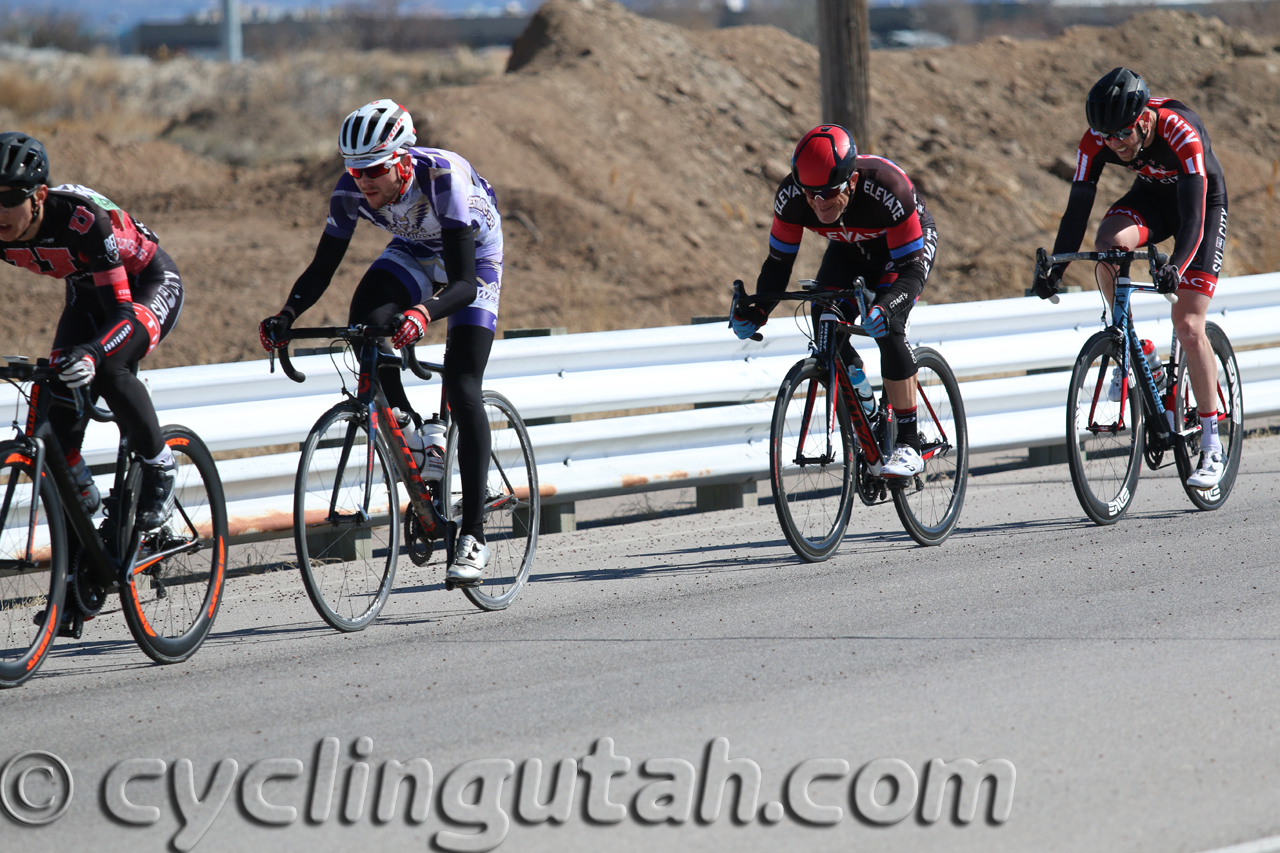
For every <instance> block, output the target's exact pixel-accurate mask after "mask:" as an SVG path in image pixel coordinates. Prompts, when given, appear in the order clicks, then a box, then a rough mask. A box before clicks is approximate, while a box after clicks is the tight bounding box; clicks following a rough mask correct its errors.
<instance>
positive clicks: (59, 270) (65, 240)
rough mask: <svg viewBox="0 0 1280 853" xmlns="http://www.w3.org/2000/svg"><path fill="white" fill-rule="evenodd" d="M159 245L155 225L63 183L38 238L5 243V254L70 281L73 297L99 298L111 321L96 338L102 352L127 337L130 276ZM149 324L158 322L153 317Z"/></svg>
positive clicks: (1, 246)
mask: <svg viewBox="0 0 1280 853" xmlns="http://www.w3.org/2000/svg"><path fill="white" fill-rule="evenodd" d="M157 245H158V240H157V238H156V235H155V234H154V233H152V231H151V229H149V228H147V227H146V226H145V225H143V224H142V223H141V222H139V221H138V220H136V219H134V218H133V217H132V216H130V215H129V214H128V213H126V212H125V211H124V210H121V209H120V208H119V207H117V206H116V205H114V204H112V203H111V201H110V200H109V199H107V198H106V197H105V196H103V195H101V194H100V193H97V192H95V191H94V190H91V189H89V188H88V187H84V186H80V185H78V184H63V185H61V186H57V187H54V188H53V189H51V190H49V194H48V197H47V198H46V199H45V202H44V218H43V219H42V221H41V223H40V229H39V231H37V232H36V235H35V237H34V238H33V239H31V240H26V241H15V242H11V243H6V242H0V253H3V255H4V260H5V261H6V262H7V263H10V264H12V265H13V266H16V267H21V268H23V269H27V270H30V271H31V272H34V273H39V274H40V275H47V276H52V277H53V278H59V279H65V280H66V282H67V284H68V286H69V288H70V289H69V290H68V300H71V299H72V298H73V297H74V296H75V295H76V294H79V295H80V296H87V297H95V298H97V300H98V301H99V303H100V305H101V308H102V313H103V314H104V315H105V320H106V322H105V324H103V326H102V327H101V328H102V329H104V330H105V331H104V332H103V334H102V335H101V336H100V337H99V338H98V339H97V340H96V343H97V345H98V347H99V348H100V351H99V354H101V352H102V351H105V352H108V353H109V352H111V351H112V349H113V348H114V347H115V346H118V345H119V343H120V342H121V341H120V337H121V336H122V335H124V336H125V337H127V334H128V330H127V329H125V328H123V327H122V324H123V323H126V322H129V321H132V320H134V318H135V312H134V308H133V304H132V301H133V295H132V293H131V290H130V281H129V280H130V277H131V276H136V275H137V274H138V273H140V272H141V271H142V270H143V269H144V268H145V267H146V266H147V265H148V264H149V263H151V259H152V258H154V257H155V254H156V247H157ZM146 322H148V323H149V324H152V325H154V323H153V320H152V318H148V319H147V321H146Z"/></svg>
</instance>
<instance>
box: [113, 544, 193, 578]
mask: <svg viewBox="0 0 1280 853" xmlns="http://www.w3.org/2000/svg"><path fill="white" fill-rule="evenodd" d="M203 547H204V546H203V545H202V544H200V542H199V541H198V540H197V541H195V542H184V543H183V544H181V545H178V546H176V547H174V548H170V549H168V550H167V551H161V552H160V553H159V554H152V555H151V556H149V557H147V558H146V559H145V560H142V561H141V562H137V563H134V564H133V566H132V567H131V568H130V569H129V571H128V573H127V577H133V576H134V575H136V574H138V573H139V572H143V571H146V570H147V569H149V568H151V567H152V566H154V565H155V564H156V563H159V562H160V561H161V560H167V559H169V558H170V557H173V556H175V555H177V554H194V553H195V552H197V551H199V550H200V549H201V548H203Z"/></svg>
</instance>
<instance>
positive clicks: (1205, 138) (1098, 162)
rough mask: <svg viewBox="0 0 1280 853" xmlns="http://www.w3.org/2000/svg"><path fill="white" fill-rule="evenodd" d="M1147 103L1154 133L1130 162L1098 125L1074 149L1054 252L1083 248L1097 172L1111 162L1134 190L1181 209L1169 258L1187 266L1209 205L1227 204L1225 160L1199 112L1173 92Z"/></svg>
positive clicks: (1177, 263) (1180, 266)
mask: <svg viewBox="0 0 1280 853" xmlns="http://www.w3.org/2000/svg"><path fill="white" fill-rule="evenodd" d="M1147 106H1148V107H1149V108H1150V109H1152V110H1154V111H1155V113H1156V120H1155V133H1154V136H1153V138H1152V141H1151V144H1149V145H1147V146H1145V147H1143V148H1141V149H1139V151H1138V154H1137V156H1136V157H1134V158H1133V160H1131V161H1130V162H1128V163H1126V162H1124V161H1123V160H1121V159H1120V157H1119V156H1118V155H1117V154H1116V153H1115V152H1114V151H1112V150H1111V148H1109V147H1108V146H1107V144H1106V141H1105V140H1104V139H1103V138H1102V136H1101V135H1100V134H1098V133H1097V132H1096V131H1094V130H1092V129H1090V130H1087V131H1085V134H1084V137H1083V138H1082V139H1081V140H1080V147H1079V149H1078V150H1077V152H1076V172H1075V177H1074V179H1073V183H1072V187H1071V197H1070V201H1069V202H1068V204H1067V210H1066V213H1064V214H1063V216H1062V223H1061V225H1060V226H1059V228H1058V239H1057V241H1056V242H1055V243H1054V249H1053V251H1054V253H1055V254H1057V253H1060V252H1074V251H1076V250H1077V249H1079V248H1080V243H1081V241H1082V240H1083V239H1084V233H1085V230H1086V229H1087V228H1088V220H1089V212H1090V210H1091V209H1092V207H1093V197H1094V193H1095V192H1096V190H1097V183H1098V178H1099V177H1100V176H1101V175H1102V170H1103V168H1104V167H1105V166H1106V165H1107V164H1108V163H1115V164H1118V165H1120V166H1123V167H1124V168H1126V169H1128V170H1129V171H1131V172H1133V173H1134V174H1135V176H1136V179H1135V181H1134V184H1133V188H1132V189H1131V192H1132V191H1143V192H1150V193H1154V194H1156V195H1157V196H1159V197H1160V198H1161V200H1162V201H1163V202H1165V203H1167V205H1168V206H1169V208H1171V209H1176V210H1177V212H1178V220H1179V224H1178V229H1177V233H1176V234H1175V241H1174V251H1173V255H1172V257H1171V259H1170V260H1171V262H1172V263H1174V264H1176V265H1177V266H1178V268H1179V269H1180V270H1182V271H1183V272H1185V271H1186V268H1187V266H1188V265H1189V264H1190V263H1191V260H1192V258H1193V257H1195V255H1196V252H1197V250H1198V249H1199V247H1200V242H1201V240H1202V239H1203V237H1204V223H1205V216H1206V211H1207V210H1208V209H1209V208H1211V207H1221V208H1226V206H1227V184H1226V180H1225V178H1224V176H1223V172H1222V164H1221V163H1219V162H1218V158H1217V156H1216V155H1215V154H1214V153H1213V147H1212V145H1211V144H1210V142H1209V134H1208V132H1207V131H1206V130H1205V128H1204V124H1203V123H1202V122H1201V121H1200V117H1199V116H1198V115H1196V114H1195V113H1194V112H1193V111H1192V110H1191V109H1190V108H1188V107H1187V105H1186V104H1184V103H1182V102H1181V101H1175V100H1173V99H1171V98H1152V99H1151V100H1150V102H1148V104H1147Z"/></svg>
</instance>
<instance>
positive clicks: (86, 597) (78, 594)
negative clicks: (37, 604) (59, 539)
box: [70, 548, 110, 619]
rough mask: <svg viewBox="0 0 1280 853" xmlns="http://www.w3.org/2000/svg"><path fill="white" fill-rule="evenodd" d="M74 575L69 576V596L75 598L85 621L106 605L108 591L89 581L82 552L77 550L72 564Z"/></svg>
mask: <svg viewBox="0 0 1280 853" xmlns="http://www.w3.org/2000/svg"><path fill="white" fill-rule="evenodd" d="M72 566H73V567H74V573H73V574H72V575H71V584H70V586H71V594H72V595H73V596H74V597H75V605H76V607H78V608H79V609H80V613H81V614H82V615H83V616H84V618H85V619H92V618H93V617H95V616H97V615H98V612H99V611H101V610H102V606H103V605H104V604H106V603H107V596H108V595H109V594H110V591H109V590H108V589H107V588H106V587H104V586H102V585H100V584H97V583H94V582H93V581H92V580H90V579H89V572H90V569H89V566H88V565H87V561H86V560H85V558H84V550H83V549H80V548H77V549H76V557H75V560H74V561H73V563H72Z"/></svg>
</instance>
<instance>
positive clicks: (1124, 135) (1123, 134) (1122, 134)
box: [1102, 119, 1138, 142]
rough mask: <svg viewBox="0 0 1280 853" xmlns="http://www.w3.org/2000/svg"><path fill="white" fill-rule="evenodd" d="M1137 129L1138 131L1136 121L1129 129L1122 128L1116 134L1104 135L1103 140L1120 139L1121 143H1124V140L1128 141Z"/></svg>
mask: <svg viewBox="0 0 1280 853" xmlns="http://www.w3.org/2000/svg"><path fill="white" fill-rule="evenodd" d="M1137 129H1138V120H1137V119H1134V120H1133V124H1131V125H1129V126H1128V127H1122V128H1121V129H1120V130H1117V131H1116V132H1115V133H1104V134H1102V138H1103V139H1119V140H1120V141H1121V142H1123V141H1124V140H1126V139H1128V138H1129V135H1130V134H1132V133H1133V132H1134V131H1135V130H1137Z"/></svg>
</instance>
